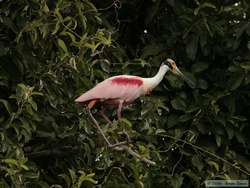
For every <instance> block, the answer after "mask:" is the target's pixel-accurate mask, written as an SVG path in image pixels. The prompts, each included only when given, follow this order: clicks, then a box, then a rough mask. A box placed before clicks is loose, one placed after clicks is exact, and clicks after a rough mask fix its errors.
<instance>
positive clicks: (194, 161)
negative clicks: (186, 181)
mask: <svg viewBox="0 0 250 188" xmlns="http://www.w3.org/2000/svg"><path fill="white" fill-rule="evenodd" d="M192 165H193V166H195V167H196V168H197V169H198V170H199V172H201V171H202V169H203V168H204V164H203V162H202V161H201V159H200V158H199V157H198V156H197V155H194V156H193V157H192Z"/></svg>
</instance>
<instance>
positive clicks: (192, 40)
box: [186, 35, 199, 60]
mask: <svg viewBox="0 0 250 188" xmlns="http://www.w3.org/2000/svg"><path fill="white" fill-rule="evenodd" d="M198 42H199V37H198V35H191V36H190V37H189V38H188V41H187V44H186V53H187V56H188V58H189V59H191V60H194V59H195V57H196V53H197V49H198Z"/></svg>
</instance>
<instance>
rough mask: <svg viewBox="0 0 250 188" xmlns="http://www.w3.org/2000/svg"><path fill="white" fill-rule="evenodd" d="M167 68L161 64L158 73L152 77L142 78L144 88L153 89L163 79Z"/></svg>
mask: <svg viewBox="0 0 250 188" xmlns="http://www.w3.org/2000/svg"><path fill="white" fill-rule="evenodd" d="M168 70H169V67H168V66H167V65H161V67H160V69H159V71H158V73H157V74H156V75H155V76H154V77H152V78H144V79H143V81H144V90H145V91H146V92H148V91H151V90H152V89H154V88H155V87H156V86H157V85H158V84H159V83H160V82H161V81H162V79H163V77H164V75H165V74H166V72H167V71H168Z"/></svg>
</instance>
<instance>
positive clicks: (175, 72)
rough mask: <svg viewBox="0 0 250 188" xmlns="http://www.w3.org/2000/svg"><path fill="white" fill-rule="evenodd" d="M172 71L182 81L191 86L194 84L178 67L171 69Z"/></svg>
mask: <svg viewBox="0 0 250 188" xmlns="http://www.w3.org/2000/svg"><path fill="white" fill-rule="evenodd" d="M173 73H174V74H176V75H178V76H180V77H181V78H182V79H183V80H184V81H186V82H187V83H188V84H189V85H190V86H191V87H194V86H195V83H194V82H193V81H192V80H190V79H189V78H188V77H187V76H185V75H184V74H183V73H182V72H181V71H180V70H179V69H178V67H175V69H174V70H173Z"/></svg>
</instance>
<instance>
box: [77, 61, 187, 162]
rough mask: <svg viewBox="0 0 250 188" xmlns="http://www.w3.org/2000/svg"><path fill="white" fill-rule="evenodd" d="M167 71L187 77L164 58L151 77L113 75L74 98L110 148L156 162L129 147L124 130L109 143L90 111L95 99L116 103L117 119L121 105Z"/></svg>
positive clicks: (135, 96) (148, 86)
mask: <svg viewBox="0 0 250 188" xmlns="http://www.w3.org/2000/svg"><path fill="white" fill-rule="evenodd" d="M168 71H171V72H172V73H174V74H177V75H179V76H181V77H182V78H184V79H185V80H187V79H186V77H184V75H183V74H182V73H181V71H180V70H179V69H178V68H177V66H176V64H175V62H174V60H172V59H167V60H166V61H164V62H163V63H162V64H161V66H160V69H159V71H158V73H157V74H156V75H155V76H154V77H152V78H142V77H139V76H131V75H119V76H113V77H111V78H108V79H106V80H104V81H102V82H100V83H99V84H97V85H96V86H95V87H94V88H92V89H90V90H88V91H87V92H85V93H84V94H82V95H81V96H79V97H78V98H77V99H76V100H75V102H77V103H83V104H86V105H87V109H88V113H89V115H90V117H91V119H92V121H93V122H94V124H95V126H96V128H97V129H98V130H99V132H100V134H101V135H102V137H103V138H104V140H105V142H106V143H107V145H108V146H109V147H110V148H113V149H115V150H118V151H123V150H125V151H127V152H128V153H129V154H131V155H133V156H134V157H136V158H138V159H140V160H141V161H144V162H146V163H148V164H151V165H155V162H154V161H151V160H149V159H147V158H145V157H143V156H141V155H139V154H138V153H137V152H135V151H133V150H132V149H131V148H129V147H128V146H126V145H125V144H127V143H128V142H130V138H129V135H128V134H127V133H126V132H125V131H123V133H124V134H125V135H126V137H127V140H128V141H124V142H117V141H116V143H115V144H111V143H110V141H109V140H108V138H107V137H106V136H105V134H104V132H103V131H102V129H101V127H100V126H99V124H98V122H97V121H96V119H95V118H94V116H93V115H92V113H91V109H92V108H93V107H94V106H95V104H96V103H97V102H101V103H102V104H104V105H115V106H117V117H118V119H119V118H121V111H122V108H123V106H124V105H128V104H131V103H132V102H133V101H134V100H135V99H137V98H138V97H140V96H142V95H146V94H148V93H150V91H152V90H153V89H154V88H155V87H156V86H157V85H158V84H159V83H160V82H161V81H162V79H163V78H164V75H165V74H166V72H168ZM101 115H102V116H103V118H104V119H105V120H107V121H108V122H109V123H110V124H111V123H112V122H111V121H110V120H109V118H108V117H107V116H106V115H105V114H104V112H103V111H101Z"/></svg>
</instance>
